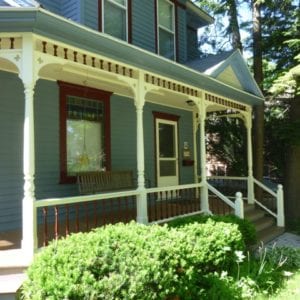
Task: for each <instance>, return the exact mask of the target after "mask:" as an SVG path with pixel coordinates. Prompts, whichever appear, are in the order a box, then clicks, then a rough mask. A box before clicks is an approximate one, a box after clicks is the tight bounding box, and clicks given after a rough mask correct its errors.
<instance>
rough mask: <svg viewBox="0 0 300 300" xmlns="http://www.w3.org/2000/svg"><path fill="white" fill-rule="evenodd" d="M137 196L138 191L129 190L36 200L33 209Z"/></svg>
mask: <svg viewBox="0 0 300 300" xmlns="http://www.w3.org/2000/svg"><path fill="white" fill-rule="evenodd" d="M139 194H140V191H138V190H130V191H122V192H114V193H102V194H93V195H81V196H74V197H64V198H49V199H43V200H37V201H36V202H35V207H37V208H38V207H45V206H55V205H64V204H73V203H79V202H81V203H82V202H88V201H95V200H104V199H112V198H120V197H129V196H137V195H139Z"/></svg>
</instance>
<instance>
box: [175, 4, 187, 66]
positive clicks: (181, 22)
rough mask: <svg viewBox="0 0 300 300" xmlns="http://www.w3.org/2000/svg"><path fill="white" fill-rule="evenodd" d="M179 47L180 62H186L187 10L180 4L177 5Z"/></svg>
mask: <svg viewBox="0 0 300 300" xmlns="http://www.w3.org/2000/svg"><path fill="white" fill-rule="evenodd" d="M177 26H178V28H177V38H178V42H177V47H178V58H177V60H178V62H180V63H184V62H186V60H187V32H186V31H187V30H186V11H185V10H184V9H183V8H181V7H180V6H178V7H177Z"/></svg>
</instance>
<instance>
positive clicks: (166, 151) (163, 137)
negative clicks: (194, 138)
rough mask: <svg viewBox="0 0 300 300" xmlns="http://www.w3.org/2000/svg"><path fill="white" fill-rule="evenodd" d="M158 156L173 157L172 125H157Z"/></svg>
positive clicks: (173, 137)
mask: <svg viewBox="0 0 300 300" xmlns="http://www.w3.org/2000/svg"><path fill="white" fill-rule="evenodd" d="M159 156H160V157H174V156H175V130H174V126H173V125H169V124H159Z"/></svg>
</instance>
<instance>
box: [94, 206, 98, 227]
mask: <svg viewBox="0 0 300 300" xmlns="http://www.w3.org/2000/svg"><path fill="white" fill-rule="evenodd" d="M94 227H98V202H97V201H94Z"/></svg>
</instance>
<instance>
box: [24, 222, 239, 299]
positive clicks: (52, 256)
mask: <svg viewBox="0 0 300 300" xmlns="http://www.w3.org/2000/svg"><path fill="white" fill-rule="evenodd" d="M243 247H244V244H243V240H242V236H241V234H240V232H239V231H238V228H237V226H236V225H232V224H225V223H221V222H218V223H216V222H214V221H212V220H207V222H206V223H205V224H190V225H186V226H184V227H182V228H169V227H168V226H158V225H154V226H144V225H139V224H136V223H134V222H133V223H130V224H126V225H124V224H116V225H109V226H106V227H102V228H98V229H96V230H95V231H93V232H90V233H79V234H74V235H71V236H69V237H68V238H66V239H62V240H59V241H57V242H53V243H52V244H51V245H50V246H48V247H47V248H45V249H43V251H41V253H39V254H38V255H37V256H36V258H35V260H34V262H33V264H32V265H31V266H30V268H29V269H28V280H27V281H26V282H25V284H24V286H23V291H22V295H23V297H24V299H106V300H109V299H175V297H177V296H178V297H180V299H199V297H200V295H203V293H204V292H203V290H204V288H205V286H203V284H204V283H203V280H201V279H202V278H204V277H205V276H206V275H207V274H210V273H211V274H214V273H221V271H222V270H223V269H224V268H226V267H228V266H230V265H231V264H233V263H234V260H235V255H234V253H235V251H237V250H240V249H242V248H243Z"/></svg>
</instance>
